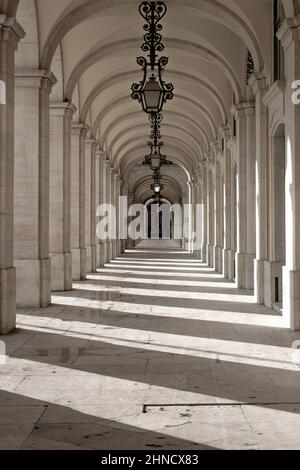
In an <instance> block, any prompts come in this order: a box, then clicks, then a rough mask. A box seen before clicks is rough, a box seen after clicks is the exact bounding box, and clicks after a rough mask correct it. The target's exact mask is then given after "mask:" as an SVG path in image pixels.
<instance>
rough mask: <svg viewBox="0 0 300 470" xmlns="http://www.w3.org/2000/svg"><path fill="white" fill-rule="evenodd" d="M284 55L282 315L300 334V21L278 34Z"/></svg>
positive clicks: (287, 24)
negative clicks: (299, 90) (297, 95)
mask: <svg viewBox="0 0 300 470" xmlns="http://www.w3.org/2000/svg"><path fill="white" fill-rule="evenodd" d="M278 37H279V39H280V40H281V43H282V45H283V48H284V51H285V80H286V89H285V113H286V120H285V124H286V129H285V135H286V178H285V181H286V195H285V204H286V206H285V226H286V266H285V267H284V268H283V313H284V317H285V319H286V323H287V324H288V325H289V326H290V327H291V329H293V330H296V331H298V330H300V158H299V155H300V132H299V129H300V105H295V104H294V103H293V100H292V93H293V92H294V89H293V82H294V81H296V80H299V79H300V59H299V58H300V17H299V16H298V17H296V18H289V19H288V20H285V21H284V23H283V25H282V26H281V29H280V31H279V33H278Z"/></svg>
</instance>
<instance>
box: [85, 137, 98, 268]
mask: <svg viewBox="0 0 300 470" xmlns="http://www.w3.org/2000/svg"><path fill="white" fill-rule="evenodd" d="M97 144H98V142H96V141H95V140H92V139H86V141H85V248H86V271H87V273H91V272H94V271H95V270H96V261H95V260H96V245H95V236H96V235H95V234H96V226H95V224H94V223H93V220H96V208H95V158H96V147H97Z"/></svg>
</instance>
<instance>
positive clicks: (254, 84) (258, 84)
mask: <svg viewBox="0 0 300 470" xmlns="http://www.w3.org/2000/svg"><path fill="white" fill-rule="evenodd" d="M248 83H249V85H250V87H251V88H252V90H253V92H254V94H255V95H256V93H258V92H259V91H260V90H265V89H266V88H267V78H266V76H265V75H263V74H262V73H259V72H255V73H253V74H252V76H251V77H250V79H249V82H248Z"/></svg>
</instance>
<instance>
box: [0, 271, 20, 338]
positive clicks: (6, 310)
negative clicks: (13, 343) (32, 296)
mask: <svg viewBox="0 0 300 470" xmlns="http://www.w3.org/2000/svg"><path fill="white" fill-rule="evenodd" d="M15 327H16V269H15V268H9V269H1V270H0V335H8V334H9V333H11V332H12V331H13V330H14V329H15Z"/></svg>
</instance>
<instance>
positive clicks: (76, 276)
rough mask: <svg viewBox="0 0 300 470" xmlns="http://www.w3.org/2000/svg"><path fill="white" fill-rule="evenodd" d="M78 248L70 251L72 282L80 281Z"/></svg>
mask: <svg viewBox="0 0 300 470" xmlns="http://www.w3.org/2000/svg"><path fill="white" fill-rule="evenodd" d="M80 253H81V252H80V248H73V249H72V279H73V281H80V279H81V276H80V257H81V254H80Z"/></svg>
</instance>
